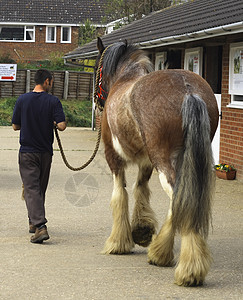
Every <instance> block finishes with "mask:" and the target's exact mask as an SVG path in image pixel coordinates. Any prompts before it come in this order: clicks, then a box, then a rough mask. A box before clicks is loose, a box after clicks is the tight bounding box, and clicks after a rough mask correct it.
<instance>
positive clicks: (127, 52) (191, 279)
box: [98, 39, 219, 286]
mask: <svg viewBox="0 0 243 300" xmlns="http://www.w3.org/2000/svg"><path fill="white" fill-rule="evenodd" d="M98 49H99V51H100V54H102V53H103V51H104V50H105V47H104V46H103V43H102V41H101V39H98ZM98 59H99V57H98ZM102 60H103V61H102V72H101V76H100V89H101V90H102V91H103V96H104V93H105V92H104V91H106V92H107V94H108V97H107V100H106V103H105V107H104V113H103V117H102V138H103V141H104V145H105V156H106V160H107V162H108V164H109V167H110V169H111V172H112V174H113V176H114V189H113V193H112V199H111V207H112V210H113V227H112V232H111V235H110V237H109V238H108V240H107V241H106V244H105V248H104V252H105V253H113V254H122V253H129V252H130V251H131V250H132V248H133V247H134V243H136V244H138V245H141V246H144V247H146V246H149V245H150V246H149V249H148V260H149V263H151V264H154V265H158V266H172V265H173V263H174V255H173V244H174V237H175V233H176V232H179V233H180V234H181V253H180V257H179V261H178V263H177V266H176V270H175V282H176V283H177V284H178V285H184V286H193V285H201V284H202V283H203V281H204V279H205V276H206V274H207V273H208V270H209V268H210V264H211V255H210V252H209V250H208V246H207V243H206V238H207V235H208V230H209V223H210V217H211V207H210V202H211V196H212V187H213V182H214V180H213V171H212V170H213V159H212V150H211V141H212V139H213V136H214V133H215V131H216V128H217V124H218V117H219V113H218V108H217V103H216V100H215V97H214V93H213V91H212V89H211V88H210V86H209V85H208V84H207V82H206V81H205V80H204V79H203V78H202V77H200V76H199V75H197V74H195V73H192V72H190V71H185V70H163V71H156V72H152V71H153V67H152V64H151V62H150V60H149V59H148V57H147V56H146V55H145V53H144V52H143V51H142V50H139V49H137V48H136V47H134V46H127V44H126V43H122V42H119V43H115V44H113V45H111V46H109V47H108V48H107V49H106V50H105V53H104V55H103V56H102ZM100 94H101V93H100ZM100 94H98V95H99V97H100ZM103 96H102V98H103ZM129 163H135V164H137V165H138V168H139V173H138V178H137V181H136V183H135V186H134V198H135V207H134V212H133V215H132V221H131V224H130V221H129V211H128V194H127V191H126V180H125V168H126V166H127V164H129ZM154 168H155V169H156V170H157V171H158V173H159V178H160V181H161V184H162V187H163V188H164V190H165V191H166V192H167V194H168V195H169V197H170V200H171V201H170V209H169V212H168V215H167V218H166V220H165V223H164V225H163V226H162V228H161V230H160V231H159V233H158V234H157V235H156V226H157V222H156V219H155V216H154V212H153V211H152V209H151V207H150V201H149V195H150V191H149V187H148V181H149V179H150V177H151V174H152V171H153V169H154Z"/></svg>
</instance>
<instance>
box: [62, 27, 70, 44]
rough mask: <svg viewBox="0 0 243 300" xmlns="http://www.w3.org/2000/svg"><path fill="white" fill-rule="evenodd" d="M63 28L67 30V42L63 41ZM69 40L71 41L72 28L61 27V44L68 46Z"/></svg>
mask: <svg viewBox="0 0 243 300" xmlns="http://www.w3.org/2000/svg"><path fill="white" fill-rule="evenodd" d="M63 28H68V29H69V40H68V41H63ZM71 40H72V27H71V26H62V27H61V43H66V44H70V43H71Z"/></svg>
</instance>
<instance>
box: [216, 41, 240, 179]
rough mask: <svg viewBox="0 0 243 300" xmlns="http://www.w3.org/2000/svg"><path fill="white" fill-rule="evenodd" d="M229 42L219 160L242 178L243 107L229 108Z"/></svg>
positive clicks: (225, 53) (224, 58)
mask: <svg viewBox="0 0 243 300" xmlns="http://www.w3.org/2000/svg"><path fill="white" fill-rule="evenodd" d="M229 44H230V40H229V41H228V42H227V43H226V44H225V45H224V47H223V61H222V64H223V66H222V69H223V70H222V73H223V74H222V95H221V109H222V116H223V117H222V120H221V131H220V162H222V163H228V164H233V165H234V166H235V167H236V168H237V175H236V176H237V179H240V180H242V179H243V109H236V108H229V107H227V105H228V104H229V103H230V95H229V94H228V92H229Z"/></svg>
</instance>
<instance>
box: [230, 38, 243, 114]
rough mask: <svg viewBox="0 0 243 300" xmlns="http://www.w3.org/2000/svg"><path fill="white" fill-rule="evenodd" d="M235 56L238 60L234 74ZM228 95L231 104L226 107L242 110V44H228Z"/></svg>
mask: <svg viewBox="0 0 243 300" xmlns="http://www.w3.org/2000/svg"><path fill="white" fill-rule="evenodd" d="M236 56H237V58H238V59H239V62H238V68H237V69H238V70H237V73H235V67H237V66H236V65H235V59H236ZM229 94H230V95H231V103H230V104H229V105H228V107H232V108H240V109H243V42H241V43H233V44H230V51H229ZM239 98H241V99H242V100H239Z"/></svg>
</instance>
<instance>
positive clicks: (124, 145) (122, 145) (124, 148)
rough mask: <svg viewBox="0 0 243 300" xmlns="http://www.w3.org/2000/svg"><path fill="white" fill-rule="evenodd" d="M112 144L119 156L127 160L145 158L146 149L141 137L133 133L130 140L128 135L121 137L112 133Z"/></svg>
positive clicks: (134, 160)
mask: <svg viewBox="0 0 243 300" xmlns="http://www.w3.org/2000/svg"><path fill="white" fill-rule="evenodd" d="M112 144H113V147H114V149H115V151H116V152H117V153H118V154H119V156H120V157H122V158H123V159H124V160H125V161H127V162H129V161H133V162H139V161H141V160H144V159H147V151H146V149H145V147H144V143H143V141H142V138H141V137H139V136H138V135H137V136H134V135H133V139H132V140H131V139H130V138H129V137H128V136H126V137H125V138H122V137H121V135H119V137H118V136H116V135H114V134H112Z"/></svg>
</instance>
